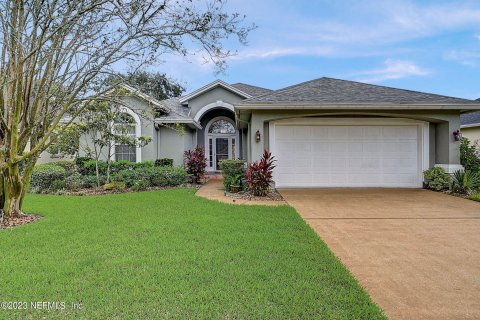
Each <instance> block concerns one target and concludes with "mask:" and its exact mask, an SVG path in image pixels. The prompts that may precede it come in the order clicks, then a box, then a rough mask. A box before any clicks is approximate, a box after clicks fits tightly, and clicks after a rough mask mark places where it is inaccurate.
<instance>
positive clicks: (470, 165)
mask: <svg viewBox="0 0 480 320" xmlns="http://www.w3.org/2000/svg"><path fill="white" fill-rule="evenodd" d="M460 163H461V164H462V166H463V167H464V168H465V170H468V171H475V172H479V171H480V158H479V156H478V150H477V147H476V146H475V145H472V144H470V140H468V139H467V138H462V142H461V143H460Z"/></svg>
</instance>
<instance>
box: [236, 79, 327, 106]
mask: <svg viewBox="0 0 480 320" xmlns="http://www.w3.org/2000/svg"><path fill="white" fill-rule="evenodd" d="M321 79H327V77H320V78H316V79H312V80H308V81H304V82H300V83H297V84H293V85H290V86H288V87H284V88H280V89H277V90H272V91H271V92H267V93H265V94H261V95H259V96H255V97H252V98H248V99H246V100H244V101H245V102H248V101H249V100H250V99H252V100H253V99H256V98H260V97H265V96H268V95H271V94H275V93H279V92H282V91H284V90H289V89H292V88H295V87H298V86H300V85H304V84H307V83H310V82H313V81H318V80H321Z"/></svg>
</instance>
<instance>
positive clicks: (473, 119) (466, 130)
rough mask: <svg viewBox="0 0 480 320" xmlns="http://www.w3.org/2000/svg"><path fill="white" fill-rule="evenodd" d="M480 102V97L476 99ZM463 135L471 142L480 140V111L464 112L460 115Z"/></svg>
mask: <svg viewBox="0 0 480 320" xmlns="http://www.w3.org/2000/svg"><path fill="white" fill-rule="evenodd" d="M476 101H477V102H478V103H480V99H477V100H476ZM460 121H461V124H462V125H461V131H462V136H464V137H466V138H468V139H470V141H471V142H474V141H476V140H480V111H477V112H471V113H466V114H462V115H461V116H460Z"/></svg>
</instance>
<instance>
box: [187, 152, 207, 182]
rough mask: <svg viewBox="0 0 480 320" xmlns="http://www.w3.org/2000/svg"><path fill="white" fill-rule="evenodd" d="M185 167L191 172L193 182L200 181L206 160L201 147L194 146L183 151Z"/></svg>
mask: <svg viewBox="0 0 480 320" xmlns="http://www.w3.org/2000/svg"><path fill="white" fill-rule="evenodd" d="M184 156H185V169H186V170H187V173H188V174H191V175H192V177H193V180H194V182H195V183H201V182H202V179H203V178H204V177H205V168H206V167H207V160H206V158H205V150H204V149H203V147H198V146H197V147H196V148H195V149H194V150H188V151H185V154H184Z"/></svg>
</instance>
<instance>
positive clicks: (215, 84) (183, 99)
mask: <svg viewBox="0 0 480 320" xmlns="http://www.w3.org/2000/svg"><path fill="white" fill-rule="evenodd" d="M215 87H223V88H224V89H226V90H229V91H232V92H234V93H236V94H238V95H239V96H242V97H244V98H247V99H248V98H251V97H252V96H251V95H249V94H247V93H245V92H243V91H242V90H239V89H237V88H235V87H233V86H231V85H229V84H228V83H226V82H223V81H222V80H215V81H213V82H211V83H209V84H207V85H205V86H203V87H201V88H200V89H197V90H195V91H193V92H191V93H189V94H187V95H186V96H183V97H180V100H179V101H180V103H182V104H183V103H185V102H187V101H188V100H190V99H193V98H195V97H197V96H199V95H201V94H202V93H204V92H206V91H209V90H211V89H213V88H215Z"/></svg>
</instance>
